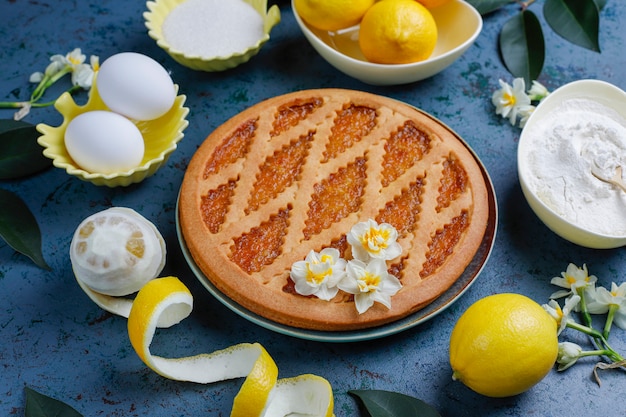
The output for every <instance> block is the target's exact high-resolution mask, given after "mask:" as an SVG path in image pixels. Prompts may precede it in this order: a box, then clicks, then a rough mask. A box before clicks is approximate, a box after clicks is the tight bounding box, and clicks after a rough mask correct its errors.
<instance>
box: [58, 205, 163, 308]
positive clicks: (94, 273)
mask: <svg viewBox="0 0 626 417" xmlns="http://www.w3.org/2000/svg"><path fill="white" fill-rule="evenodd" d="M165 254H166V249H165V241H164V239H163V236H161V233H159V231H158V229H157V228H156V227H155V226H154V224H152V223H151V222H150V221H148V220H147V219H146V218H144V217H143V216H142V215H141V214H139V213H137V212H136V211H134V210H132V209H129V208H125V207H113V208H110V209H107V210H103V211H101V212H98V213H95V214H93V215H91V216H89V217H87V218H86V219H85V220H83V221H82V223H81V224H80V225H79V226H78V228H77V229H76V231H75V232H74V236H73V238H72V243H71V245H70V260H71V262H72V269H73V270H74V275H76V279H77V280H78V282H79V284H81V287H83V289H85V286H86V287H88V289H90V290H92V291H95V292H96V293H98V294H101V295H105V296H107V295H108V296H123V295H128V294H132V293H134V292H137V291H139V289H141V287H143V286H144V285H145V284H146V283H147V282H148V281H150V280H151V279H153V278H155V277H157V276H158V275H159V274H160V273H161V271H162V270H163V267H164V266H165ZM98 294H96V296H97V295H98ZM88 295H90V297H91V294H88ZM92 298H93V297H92ZM94 301H96V300H94ZM96 303H98V301H96ZM98 304H100V303H98ZM127 307H128V308H129V307H130V306H127ZM122 315H126V316H127V314H122Z"/></svg>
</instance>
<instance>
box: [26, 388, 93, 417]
mask: <svg viewBox="0 0 626 417" xmlns="http://www.w3.org/2000/svg"><path fill="white" fill-rule="evenodd" d="M25 417H83V415H82V414H80V413H79V412H78V411H76V410H75V409H73V408H72V407H70V406H69V405H67V404H65V403H63V402H61V401H59V400H55V399H54V398H51V397H48V396H46V395H43V394H40V393H38V392H37V391H35V390H33V389H32V388H28V387H26V413H25Z"/></svg>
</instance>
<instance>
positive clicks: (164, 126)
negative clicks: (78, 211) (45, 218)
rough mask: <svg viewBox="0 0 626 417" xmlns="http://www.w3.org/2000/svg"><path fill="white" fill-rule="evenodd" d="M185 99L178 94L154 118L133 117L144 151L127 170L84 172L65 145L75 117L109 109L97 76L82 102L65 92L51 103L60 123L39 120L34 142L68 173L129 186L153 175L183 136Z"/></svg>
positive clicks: (187, 111)
mask: <svg viewBox="0 0 626 417" xmlns="http://www.w3.org/2000/svg"><path fill="white" fill-rule="evenodd" d="M175 88H176V90H177V91H178V85H175ZM185 100H186V96H185V95H177V96H176V99H175V101H174V105H173V106H172V108H171V109H170V110H169V111H168V112H167V113H165V114H164V115H163V116H161V117H159V118H157V119H154V120H148V121H140V122H137V121H133V122H134V123H135V124H136V126H137V127H138V128H139V130H140V131H141V134H142V136H143V139H144V143H145V153H144V156H143V159H142V161H141V164H140V165H139V166H137V167H135V168H133V169H131V170H128V171H124V172H115V173H110V174H102V173H97V172H87V171H85V170H84V169H82V168H80V167H79V166H78V165H77V164H76V163H75V162H74V161H73V160H72V158H71V157H70V155H69V153H68V152H67V149H66V148H65V130H66V129H67V126H68V125H69V123H70V122H71V121H72V119H73V118H74V117H76V116H78V115H79V114H82V113H85V112H88V111H94V110H109V109H108V108H107V106H106V105H105V104H104V102H103V101H102V99H101V98H100V95H99V94H98V88H97V86H96V79H94V82H93V85H92V87H91V90H90V93H89V100H88V101H87V103H86V104H85V105H83V106H79V105H77V104H76V103H75V102H74V99H73V98H72V96H71V95H70V94H69V93H64V94H63V95H61V97H59V98H58V100H57V101H56V103H55V104H54V107H55V108H56V109H57V110H58V112H59V113H61V115H62V116H63V123H62V124H61V125H60V126H58V127H53V126H49V125H46V124H43V123H40V124H38V125H37V130H38V131H39V133H41V134H42V136H40V137H39V138H38V139H37V142H38V143H39V144H40V145H41V146H43V147H44V151H43V154H44V155H45V156H46V157H47V158H50V159H52V163H53V165H54V166H56V167H57V168H61V169H64V170H65V171H67V173H68V174H69V175H72V176H75V177H77V178H79V179H81V180H83V181H88V182H91V183H93V184H95V185H105V186H108V187H119V186H128V185H130V184H134V183H138V182H141V181H143V180H144V179H145V178H147V177H149V176H151V175H153V174H154V173H155V172H156V171H157V170H158V169H159V168H160V167H161V166H163V165H164V164H165V162H166V161H167V159H168V158H169V156H170V154H171V153H172V152H174V150H175V149H176V147H177V144H178V142H180V140H181V139H182V138H183V136H184V135H183V131H184V130H185V128H186V127H187V126H188V125H189V122H188V121H187V120H186V117H187V114H188V113H189V109H188V108H187V107H184V106H183V105H184V103H185Z"/></svg>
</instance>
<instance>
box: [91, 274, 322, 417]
mask: <svg viewBox="0 0 626 417" xmlns="http://www.w3.org/2000/svg"><path fill="white" fill-rule="evenodd" d="M83 289H84V288H83ZM192 309H193V297H192V295H191V292H190V291H189V289H188V288H187V287H186V286H185V285H184V284H183V283H182V282H181V281H180V280H179V279H178V278H176V277H164V278H156V279H153V280H151V281H149V282H148V283H147V284H145V285H144V286H143V287H142V288H141V290H139V292H138V293H137V296H136V297H135V300H134V301H132V306H131V309H130V312H129V314H128V334H129V337H130V342H131V345H132V346H133V348H134V349H135V351H136V352H137V354H138V356H139V357H140V358H141V360H142V361H143V362H144V363H145V364H146V365H147V366H148V367H149V368H150V369H152V370H153V371H155V372H156V373H157V374H159V375H161V376H163V377H166V378H169V379H174V380H178V381H189V382H196V383H201V384H208V383H213V382H218V381H223V380H229V379H235V378H242V377H245V380H244V382H243V384H242V386H241V388H240V390H239V392H238V394H237V395H236V396H235V399H234V401H233V408H232V412H231V417H257V416H258V417H265V416H268V417H269V416H271V417H276V416H287V415H302V416H305V415H306V416H312V417H332V416H333V415H334V414H333V408H334V399H333V393H332V388H331V386H330V384H329V383H328V381H326V380H325V379H324V378H322V377H319V376H317V375H310V374H305V375H300V376H298V377H294V378H284V379H280V380H279V379H278V367H277V366H276V363H275V362H274V360H273V359H272V357H271V356H270V355H269V353H268V352H267V351H266V350H265V348H264V347H263V346H262V345H260V344H259V343H240V344H237V345H233V346H230V347H228V348H226V349H222V350H217V351H215V352H213V353H208V354H199V355H195V356H189V357H183V358H164V357H161V356H156V355H152V353H151V352H150V344H151V343H152V339H153V338H154V334H155V331H156V328H157V327H171V326H173V325H175V324H177V323H179V322H180V321H182V320H183V319H185V318H186V317H187V316H189V314H190V313H191V311H192Z"/></svg>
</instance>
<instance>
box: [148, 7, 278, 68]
mask: <svg viewBox="0 0 626 417" xmlns="http://www.w3.org/2000/svg"><path fill="white" fill-rule="evenodd" d="M186 1H188V0H154V1H148V2H147V3H146V6H147V7H148V10H149V11H147V12H144V14H143V17H144V19H145V25H146V27H147V28H148V36H150V37H151V38H152V39H154V40H155V41H156V43H157V45H158V46H159V47H161V48H162V49H163V50H165V52H167V53H168V54H169V55H170V56H171V57H172V58H173V59H174V60H175V61H176V62H178V63H179V64H181V65H183V66H185V67H188V68H191V69H194V70H201V71H207V72H216V71H224V70H227V69H230V68H234V67H236V66H238V65H240V64H243V63H245V62H248V61H249V60H250V58H252V57H253V56H255V55H256V54H258V53H259V51H260V50H261V47H262V46H263V45H265V43H266V42H267V41H268V40H269V39H270V32H271V30H272V28H273V27H274V26H276V25H277V24H278V23H279V22H280V9H279V8H278V6H277V5H273V6H272V7H270V8H269V10H268V9H267V0H242V1H243V2H245V3H248V4H249V5H250V6H252V8H253V9H254V10H255V11H256V12H258V13H259V15H260V17H261V19H262V24H263V28H262V30H263V34H262V36H261V37H260V38H259V39H258V40H257V41H256V42H254V43H253V44H251V45H249V46H247V47H244V48H243V49H242V50H240V51H233V52H229V53H226V54H224V55H219V56H204V55H203V54H200V53H197V52H195V51H194V52H190V51H183V50H181V48H178V49H177V48H175V47H174V46H172V45H171V43H170V42H169V41H168V39H166V37H165V36H164V30H163V26H164V23H165V22H166V19H167V18H168V16H169V15H170V13H172V11H174V10H175V9H176V8H177V7H179V6H181V5H182V4H183V3H185V2H186ZM221 1H222V2H223V3H222V5H221V6H220V7H226V5H232V4H234V3H232V2H231V1H232V0H229V1H225V0H221ZM206 4H207V6H206V7H211V3H210V2H206ZM214 20H215V19H214ZM211 23H215V22H203V24H205V25H210V24H211ZM244 24H245V23H244ZM222 35H224V36H227V34H222ZM190 47H191V46H190Z"/></svg>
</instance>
